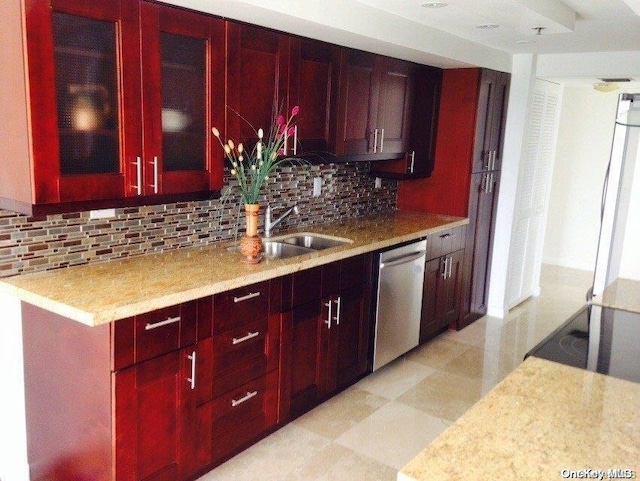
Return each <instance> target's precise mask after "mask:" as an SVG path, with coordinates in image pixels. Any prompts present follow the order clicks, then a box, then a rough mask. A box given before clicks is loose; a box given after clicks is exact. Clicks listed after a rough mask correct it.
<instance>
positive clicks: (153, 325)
mask: <svg viewBox="0 0 640 481" xmlns="http://www.w3.org/2000/svg"><path fill="white" fill-rule="evenodd" d="M174 322H180V316H177V317H169V318H167V319H165V320H164V321H160V322H154V323H151V322H147V325H146V326H144V330H145V331H150V330H151V329H157V328H158V327H162V326H166V325H167V324H173V323H174Z"/></svg>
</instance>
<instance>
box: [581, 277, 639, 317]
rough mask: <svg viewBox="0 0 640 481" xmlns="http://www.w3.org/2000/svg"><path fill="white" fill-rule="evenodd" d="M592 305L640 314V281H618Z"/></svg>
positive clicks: (595, 299) (594, 299) (606, 289)
mask: <svg viewBox="0 0 640 481" xmlns="http://www.w3.org/2000/svg"><path fill="white" fill-rule="evenodd" d="M591 302H592V304H597V305H600V306H604V307H611V308H614V309H622V310H624V311H631V312H639V313H640V281H634V280H631V279H616V280H615V281H613V282H612V283H611V285H610V286H608V287H607V288H605V290H604V292H603V293H602V294H601V295H599V296H596V297H594V298H593V300H592V301H591Z"/></svg>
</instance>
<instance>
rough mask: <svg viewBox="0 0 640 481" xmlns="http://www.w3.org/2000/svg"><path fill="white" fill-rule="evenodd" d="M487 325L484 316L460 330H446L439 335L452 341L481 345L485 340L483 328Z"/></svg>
mask: <svg viewBox="0 0 640 481" xmlns="http://www.w3.org/2000/svg"><path fill="white" fill-rule="evenodd" d="M486 327H487V322H486V317H482V318H480V319H478V320H477V321H475V322H474V323H473V324H471V325H469V326H467V327H465V328H464V329H462V330H460V331H454V330H451V329H450V330H448V331H446V332H444V333H442V334H440V336H443V337H444V338H445V339H450V340H452V341H457V342H462V343H465V344H471V345H472V346H483V345H484V341H485V330H486Z"/></svg>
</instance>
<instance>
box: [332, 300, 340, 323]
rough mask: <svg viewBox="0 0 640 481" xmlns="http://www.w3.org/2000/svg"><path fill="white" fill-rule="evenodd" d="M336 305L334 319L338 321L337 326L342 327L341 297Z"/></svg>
mask: <svg viewBox="0 0 640 481" xmlns="http://www.w3.org/2000/svg"><path fill="white" fill-rule="evenodd" d="M335 303H336V316H335V317H334V318H333V320H334V321H336V326H339V325H340V296H338V298H337V299H336V300H335Z"/></svg>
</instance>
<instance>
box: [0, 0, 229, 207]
mask: <svg viewBox="0 0 640 481" xmlns="http://www.w3.org/2000/svg"><path fill="white" fill-rule="evenodd" d="M24 23H25V33H26V69H27V71H26V73H25V76H26V78H27V81H28V84H29V86H30V88H29V89H28V92H29V96H28V99H27V104H28V106H27V107H28V119H29V122H30V131H31V136H30V143H31V145H30V146H25V147H26V148H28V149H29V150H28V154H25V157H27V158H28V159H29V166H24V165H16V168H15V169H12V170H13V172H14V175H15V176H16V178H14V179H12V180H13V181H14V182H24V183H26V185H27V186H29V188H24V189H23V190H22V191H21V192H19V193H17V192H15V191H14V192H10V190H9V189H6V190H3V192H2V193H0V196H2V197H3V198H4V200H3V201H2V204H3V206H5V207H8V208H13V209H14V210H18V211H22V212H26V213H32V212H36V213H37V212H42V213H45V212H54V211H65V210H69V209H73V208H76V209H80V208H85V209H86V208H91V207H94V206H95V207H100V206H111V207H113V206H118V205H133V204H140V203H143V202H145V201H146V202H153V201H154V200H151V199H152V198H154V199H155V202H159V201H169V200H171V199H170V198H169V197H166V196H167V195H175V197H174V200H176V199H180V198H183V199H186V198H204V197H205V196H210V194H209V191H210V190H211V189H219V188H220V187H221V182H222V165H221V158H222V157H221V155H217V154H218V150H216V151H215V155H214V151H213V149H212V146H213V145H212V142H211V140H210V137H211V136H210V135H209V132H210V127H211V125H212V123H215V124H218V125H222V124H223V122H224V117H223V114H224V111H223V105H224V79H225V73H224V68H225V67H224V46H225V45H224V41H225V36H224V35H225V32H224V30H225V24H224V21H222V20H218V19H214V18H213V17H210V16H206V15H200V14H195V13H189V12H186V11H183V10H179V9H175V8H171V7H167V6H161V5H159V4H151V3H147V2H140V1H138V0H105V1H104V2H84V1H80V0H51V1H40V0H27V1H26V2H25V3H24ZM141 51H142V52H143V55H140V52H141ZM16 68H17V70H16V72H22V71H23V66H22V65H16ZM176 72H180V74H178V75H176ZM184 79H188V80H189V81H188V82H187V83H186V84H185V83H184V82H180V80H182V81H184ZM19 100H20V99H17V100H16V101H19ZM143 113H144V114H143ZM185 139H187V140H185ZM19 161H20V162H25V158H24V157H23V158H21V159H19ZM10 162H17V161H10ZM17 177H20V178H17ZM22 177H24V178H22ZM7 192H9V193H7ZM147 196H152V197H147ZM163 196H165V197H163Z"/></svg>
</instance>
